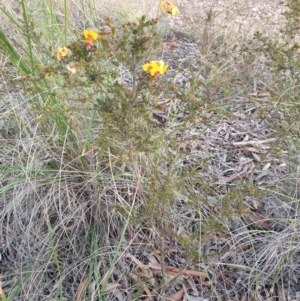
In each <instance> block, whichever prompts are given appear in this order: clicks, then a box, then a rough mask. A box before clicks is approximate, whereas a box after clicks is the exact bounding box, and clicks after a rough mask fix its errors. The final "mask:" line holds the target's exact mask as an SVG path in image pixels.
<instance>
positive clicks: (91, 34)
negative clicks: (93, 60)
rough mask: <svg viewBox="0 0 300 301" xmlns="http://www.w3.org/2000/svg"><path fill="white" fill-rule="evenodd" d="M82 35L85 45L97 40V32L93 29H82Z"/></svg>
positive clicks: (90, 44)
mask: <svg viewBox="0 0 300 301" xmlns="http://www.w3.org/2000/svg"><path fill="white" fill-rule="evenodd" d="M83 37H84V41H83V42H84V44H85V45H86V46H92V45H93V44H94V41H96V40H97V38H98V34H97V32H95V31H93V30H84V31H83Z"/></svg>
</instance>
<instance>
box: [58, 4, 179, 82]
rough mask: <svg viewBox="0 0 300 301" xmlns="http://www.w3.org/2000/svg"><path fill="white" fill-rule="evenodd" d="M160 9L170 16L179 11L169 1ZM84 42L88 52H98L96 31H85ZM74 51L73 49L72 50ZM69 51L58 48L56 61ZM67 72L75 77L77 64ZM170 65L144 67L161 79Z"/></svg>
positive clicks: (160, 63)
mask: <svg viewBox="0 0 300 301" xmlns="http://www.w3.org/2000/svg"><path fill="white" fill-rule="evenodd" d="M159 6H160V8H161V9H162V10H163V11H164V12H165V13H168V14H171V15H172V16H175V15H176V14H177V13H178V12H179V10H178V7H177V6H175V5H174V4H173V3H171V2H169V1H163V2H161V3H160V5H159ZM82 35H83V38H84V40H83V41H82V42H83V43H84V45H85V46H86V49H87V50H90V51H92V50H96V49H97V48H96V45H95V44H94V42H95V41H96V40H97V39H98V33H97V32H96V31H94V30H87V29H85V30H84V31H83V33H82ZM71 49H72V48H71ZM68 52H69V49H68V48H67V47H60V48H58V52H57V55H56V59H57V60H58V61H61V60H62V59H64V58H65V57H66V56H67V55H68ZM66 67H67V70H68V73H69V74H70V75H74V74H75V73H76V65H75V63H73V62H71V63H69V64H67V66H66ZM168 67H169V65H168V64H165V63H164V61H162V60H160V61H150V62H149V63H146V64H144V65H143V70H144V71H146V72H148V73H149V74H150V75H151V76H152V77H159V76H160V75H162V74H164V73H165V72H166V70H167V69H168Z"/></svg>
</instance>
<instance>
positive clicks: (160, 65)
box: [143, 61, 169, 77]
mask: <svg viewBox="0 0 300 301" xmlns="http://www.w3.org/2000/svg"><path fill="white" fill-rule="evenodd" d="M168 67H169V65H168V64H165V63H164V61H151V62H150V63H146V64H144V65H143V70H144V71H148V72H149V74H150V75H151V76H154V77H159V76H160V75H161V74H164V73H165V72H166V70H167V69H168Z"/></svg>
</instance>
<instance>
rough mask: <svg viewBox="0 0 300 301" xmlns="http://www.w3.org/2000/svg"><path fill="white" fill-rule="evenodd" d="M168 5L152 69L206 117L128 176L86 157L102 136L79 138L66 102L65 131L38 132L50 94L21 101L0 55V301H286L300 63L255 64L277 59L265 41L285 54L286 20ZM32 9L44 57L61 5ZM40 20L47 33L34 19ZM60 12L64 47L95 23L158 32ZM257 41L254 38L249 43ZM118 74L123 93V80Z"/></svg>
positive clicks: (160, 115) (248, 4)
mask: <svg viewBox="0 0 300 301" xmlns="http://www.w3.org/2000/svg"><path fill="white" fill-rule="evenodd" d="M295 1H296V0H295ZM51 3H52V2H51ZM94 4H95V6H96V7H93V5H94ZM177 4H178V5H179V8H180V12H181V13H180V15H179V16H178V17H176V18H175V19H171V18H169V19H168V21H167V22H165V23H164V24H163V26H162V28H167V27H166V26H168V30H166V34H164V33H163V32H160V34H161V35H162V43H161V45H160V46H159V54H158V55H159V56H160V58H162V59H164V60H165V61H167V62H168V63H169V70H168V75H167V76H168V81H169V82H170V83H171V87H172V89H175V90H176V89H177V90H176V91H177V92H178V94H177V96H178V98H179V97H180V95H181V94H184V93H186V92H185V91H189V90H188V89H189V87H190V86H192V85H193V81H194V80H196V81H197V87H199V86H200V87H201V89H200V90H201V91H200V92H199V95H198V96H199V99H201V105H202V107H203V111H201V112H200V111H199V116H198V120H197V122H196V123H194V124H193V127H192V128H189V127H186V128H185V130H184V131H182V132H180V134H181V135H180V137H179V136H178V137H176V145H175V147H174V146H173V145H172V144H171V143H169V141H168V139H169V138H168V139H162V140H161V141H160V144H159V148H158V150H156V151H155V153H154V154H149V153H147V152H136V153H133V154H131V155H130V156H129V158H130V160H127V159H126V158H127V157H128V156H127V155H126V154H127V153H126V151H125V150H126V147H127V146H126V144H125V143H124V144H121V143H119V142H118V141H112V142H111V144H110V145H107V147H106V148H104V147H103V146H101V145H100V144H97V142H98V140H99V129H101V124H100V122H99V123H97V122H95V123H94V124H93V127H91V126H90V124H91V120H93V119H92V118H93V117H91V116H92V113H91V110H90V108H89V107H88V106H83V107H82V106H81V105H80V104H78V103H76V102H73V101H72V97H73V96H74V95H75V93H74V91H73V90H70V95H69V97H70V99H71V100H68V101H69V102H68V107H64V106H62V107H59V110H64V112H66V115H63V116H67V118H63V117H61V118H59V120H55V122H54V121H53V120H51V118H47V114H46V113H45V112H48V113H49V112H51V108H52V107H51V106H53V108H54V107H55V106H54V104H52V103H50V102H51V98H50V97H49V98H47V95H48V94H49V95H50V94H51V93H52V92H56V90H58V91H59V87H58V86H56V87H54V88H53V90H51V89H50V90H46V92H45V91H43V90H42V89H40V90H39V89H37V88H36V90H32V91H30V90H26V88H24V86H22V84H21V83H20V84H19V85H18V84H16V79H18V78H20V77H22V76H23V74H22V73H21V71H20V69H18V68H16V66H13V65H12V64H11V63H10V59H11V57H9V56H8V55H7V53H6V52H5V51H4V50H3V51H2V50H1V48H0V53H1V56H0V70H1V83H0V85H1V91H2V92H1V94H0V100H1V106H0V115H1V118H0V140H1V145H0V168H1V173H0V183H1V184H0V212H1V213H0V252H1V257H2V260H1V262H0V267H1V273H0V277H1V279H0V293H1V294H2V298H3V296H4V294H3V292H4V293H5V296H6V297H7V299H8V300H22V301H23V300H76V301H80V300H118V301H122V300H128V301H130V300H174V301H175V300H178V301H179V300H193V301H204V300H265V301H266V300H268V301H270V300H274V301H275V300H279V301H283V300H297V298H299V293H300V288H299V283H300V268H299V267H300V248H299V236H300V230H299V200H298V197H299V194H298V186H299V183H298V182H299V180H298V179H299V155H298V152H299V141H298V137H299V136H298V134H299V130H298V125H299V113H298V112H299V108H298V97H297V95H298V92H299V91H298V86H299V78H298V69H297V68H298V67H297V66H298V61H297V57H294V56H293V57H292V56H291V57H289V56H288V55H290V53H288V51H286V52H284V50H282V49H284V46H281V47H283V48H282V49H281V50H282V51H281V50H280V51H279V50H278V49H277V50H278V53H281V54H282V55H283V58H282V57H280V56H279V55H278V56H277V57H275V58H274V57H272V54H273V52H271V50H268V49H271V48H268V47H271V46H272V47H275V46H276V45H278V44H276V43H275V44H272V43H273V42H274V37H276V38H278V37H279V34H280V35H281V36H280V37H279V38H280V40H282V39H284V38H285V35H284V28H285V25H286V24H287V22H286V19H285V18H284V16H283V15H282V14H281V13H282V12H284V11H286V10H288V7H287V5H286V3H283V2H278V1H277V2H276V1H274V2H269V1H255V2H254V1H250V0H249V1H245V2H244V1H233V0H230V1H209V0H207V1H185V0H182V1H178V3H177ZM32 5H33V6H32V7H33V8H34V7H35V5H37V3H35V2H34V1H32ZM51 5H53V6H51ZM37 6H39V7H40V10H34V9H33V10H32V11H28V12H29V13H28V17H29V16H30V18H32V19H33V20H35V23H36V24H35V26H36V28H35V29H36V30H37V32H42V31H43V30H44V31H45V36H41V43H42V44H43V43H45V41H47V39H50V40H51V39H53V40H52V41H56V42H57V40H56V37H55V36H52V33H51V31H49V30H46V29H45V28H48V27H51V26H53V28H55V24H60V25H59V26H61V27H62V25H61V24H63V23H64V13H65V11H64V6H63V2H62V1H55V2H53V3H52V4H49V5H48V4H47V3H46V2H45V3H44V2H43V5H42V6H40V4H38V5H37ZM3 8H4V10H3V11H0V14H4V12H6V13H9V14H10V16H14V17H15V19H13V18H7V15H6V18H3V19H2V21H0V25H1V28H3V31H4V33H5V34H7V35H8V36H9V37H10V38H11V41H12V43H14V45H15V47H16V49H18V50H19V51H20V53H21V54H22V55H24V56H25V55H26V53H27V54H28V52H27V51H28V50H27V48H26V45H27V44H28V40H26V37H24V36H23V37H22V36H21V35H20V32H19V31H18V30H17V29H18V26H15V25H16V24H18V22H21V20H22V13H21V12H22V7H20V5H19V4H18V3H17V2H10V3H4V4H3ZM51 9H53V10H54V11H53V12H52V13H51V12H49V18H48V19H46V18H43V19H42V20H41V19H39V18H38V16H39V14H40V15H44V16H46V12H47V11H49V10H50V11H51ZM66 11H67V12H68V26H69V27H70V28H71V31H70V36H72V35H74V36H75V35H76V32H77V31H78V30H82V28H97V26H103V24H104V23H103V16H105V15H110V16H112V18H115V19H117V20H118V21H120V22H123V21H127V20H130V21H132V20H135V19H137V17H138V16H139V15H140V14H147V15H149V16H151V17H155V16H157V14H158V3H155V5H153V3H150V2H149V1H146V0H145V1H139V3H138V4H137V2H136V1H133V0H131V1H129V0H128V1H126V2H122V4H120V1H110V2H108V1H104V0H103V1H95V3H93V2H87V3H82V2H80V1H78V2H76V1H70V2H68V7H67V9H66ZM265 14H267V15H265ZM53 16H55V18H56V19H55V20H52V19H51V18H53ZM99 16H100V17H99ZM99 18H100V20H99ZM0 19H1V18H0ZM266 19H267V22H266V23H265V21H266ZM38 22H40V23H38ZM265 24H266V26H265ZM263 25H264V26H263ZM59 26H58V27H59ZM262 26H263V28H262ZM257 30H261V32H262V37H260V36H256V37H254V36H253V35H254V33H255V31H257ZM57 43H58V42H57ZM278 43H279V42H278ZM43 45H44V44H43ZM45 45H46V44H45ZM274 45H275V46H274ZM58 46H59V44H57V45H56V44H55V45H52V47H53V48H52V49H51V51H49V50H48V49H46V47H45V49H39V48H38V47H37V46H36V45H32V47H33V49H34V52H33V53H34V56H35V57H36V62H44V60H49V61H50V60H51V59H50V53H52V55H53V49H56V47H58ZM49 47H50V46H49ZM276 47H277V46H276ZM274 49H275V48H274ZM268 51H269V52H268ZM276 53H277V52H276ZM47 54H49V58H47ZM285 58H286V61H285ZM292 58H293V59H294V61H293V63H294V65H293V64H292V63H291V61H292ZM299 65H300V64H299ZM119 70H125V71H124V72H123V73H122V74H119V76H120V77H122V76H123V77H124V78H123V80H124V81H125V82H126V80H128V81H129V82H131V81H132V79H131V78H130V79H127V78H126V76H127V74H128V72H127V71H128V70H127V69H126V66H123V65H122V66H119ZM11 79H13V80H11ZM189 85H190V86H189ZM180 89H182V90H180ZM184 89H186V90H184ZM58 93H59V92H58ZM73 93H74V95H73ZM180 93H181V94H180ZM45 95H46V98H45ZM58 95H63V96H64V97H65V95H64V94H58ZM167 95H168V94H167ZM170 95H171V92H170ZM172 95H173V94H172ZM177 96H176V97H177ZM172 97H173V96H172ZM172 97H171V96H170V99H163V101H161V104H160V106H158V108H157V110H156V111H154V113H153V116H154V118H156V120H157V125H156V127H155V128H157V132H158V129H165V136H166V137H171V135H172V133H173V132H174V129H177V128H180V125H181V123H183V120H184V117H185V116H184V113H182V112H183V111H184V109H183V108H182V107H181V105H180V102H179V100H178V99H177V98H176V97H173V98H172ZM45 99H47V101H48V102H49V103H50V105H49V103H47V101H46V102H43V101H44V100H45ZM37 101H38V102H41V104H42V105H41V106H38V105H37V104H36V103H35V104H36V107H35V105H34V104H33V103H34V102H37ZM191 101H196V100H195V99H191ZM197 101H198V100H197ZM85 104H86V103H84V105H85ZM55 108H56V107H55ZM70 108H72V109H70ZM74 108H75V109H74ZM76 108H81V109H82V108H83V109H82V110H81V109H78V110H77V109H76ZM68 109H69V111H68ZM47 110H48V111H47ZM184 112H185V111H184ZM45 116H46V117H45ZM51 116H52V115H51ZM57 124H58V126H57ZM60 129H63V130H60ZM157 132H155V133H157ZM157 137H159V138H161V137H160V136H159V135H158V134H157ZM87 141H89V143H87ZM90 141H91V142H90ZM166 141H167V142H166ZM170 141H171V138H170ZM172 141H173V140H172ZM168 143H169V144H168ZM165 145H167V146H165ZM170 154H171V155H170ZM126 156H127V157H126ZM168 160H169V161H168ZM153 170H155V172H156V173H155V175H159V176H157V177H156V178H155V177H154V176H153V174H154V173H153ZM170 170H172V173H171V172H170ZM166 174H168V175H169V174H170V175H171V176H170V178H169V179H167V177H166ZM182 174H183V176H182V178H181V175H182ZM179 175H180V176H179ZM162 179H167V180H168V181H167V180H166V181H165V182H163V183H160V181H162ZM160 184H161V186H159V185H160ZM153 187H154V188H156V187H160V188H157V189H156V190H155V191H154V190H153V191H151V188H153ZM152 193H153V195H152ZM2 290H3V291H2Z"/></svg>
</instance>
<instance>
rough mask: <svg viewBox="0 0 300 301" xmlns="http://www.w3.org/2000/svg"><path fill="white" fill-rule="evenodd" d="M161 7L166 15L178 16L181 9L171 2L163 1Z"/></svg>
mask: <svg viewBox="0 0 300 301" xmlns="http://www.w3.org/2000/svg"><path fill="white" fill-rule="evenodd" d="M159 7H160V8H161V9H162V10H163V11H164V12H166V13H168V14H170V15H172V16H176V15H177V14H178V12H179V9H178V7H177V6H176V5H174V4H173V3H171V2H169V1H163V2H161V3H160V4H159Z"/></svg>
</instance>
